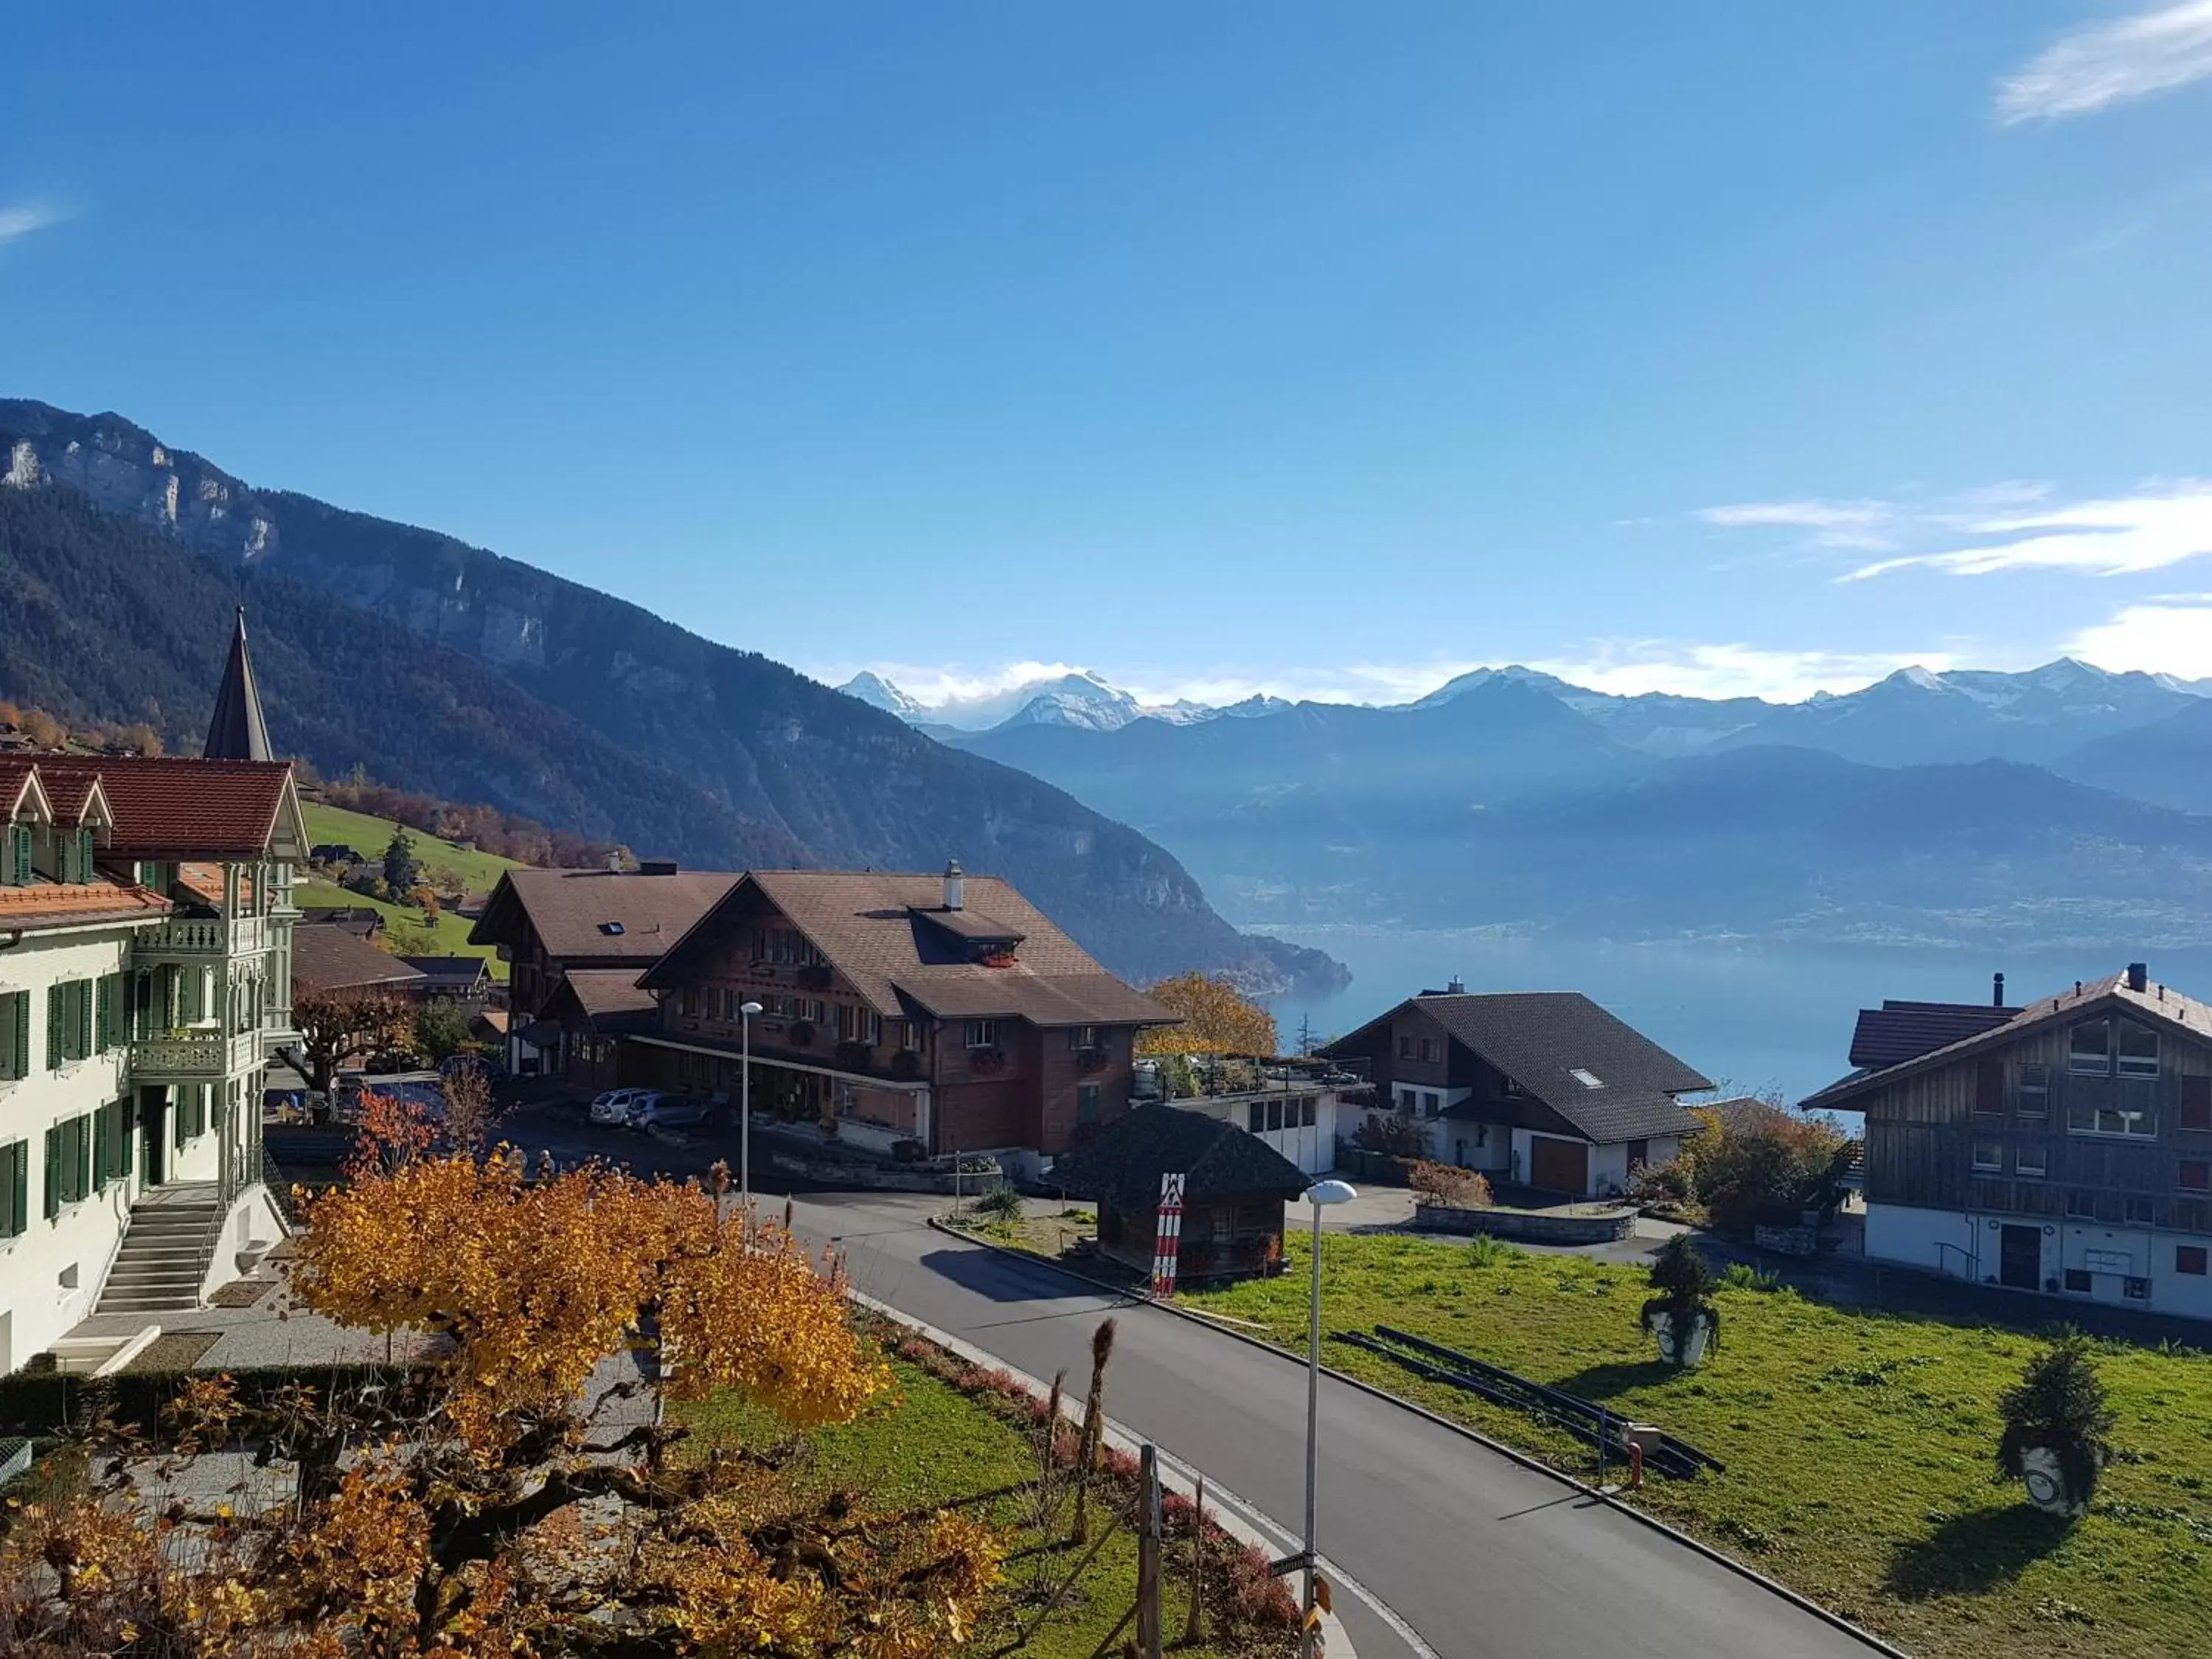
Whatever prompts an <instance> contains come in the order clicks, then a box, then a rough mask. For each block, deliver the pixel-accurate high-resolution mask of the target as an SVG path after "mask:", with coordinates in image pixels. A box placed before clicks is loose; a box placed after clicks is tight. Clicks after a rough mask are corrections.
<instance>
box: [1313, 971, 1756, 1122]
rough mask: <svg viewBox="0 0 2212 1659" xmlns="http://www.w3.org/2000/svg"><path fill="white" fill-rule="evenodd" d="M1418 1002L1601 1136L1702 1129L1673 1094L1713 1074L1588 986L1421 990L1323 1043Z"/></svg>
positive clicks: (1698, 1086)
mask: <svg viewBox="0 0 2212 1659" xmlns="http://www.w3.org/2000/svg"><path fill="white" fill-rule="evenodd" d="M1409 1007H1410V1008H1418V1009H1419V1010H1420V1011H1421V1012H1423V1013H1425V1014H1427V1015H1428V1016H1429V1017H1430V1018H1432V1019H1434V1020H1435V1021H1436V1023H1437V1024H1439V1025H1441V1026H1443V1029H1444V1030H1445V1031H1446V1032H1448V1033H1449V1035H1450V1036H1452V1038H1453V1039H1454V1040H1455V1041H1456V1042H1459V1043H1461V1044H1462V1045H1463V1046H1464V1047H1466V1048H1469V1049H1472V1050H1473V1051H1474V1053H1475V1054H1479V1055H1480V1056H1481V1057H1482V1058H1483V1059H1484V1060H1486V1061H1487V1062H1489V1064H1491V1065H1492V1066H1495V1067H1496V1068H1497V1069H1498V1070H1499V1071H1501V1072H1503V1073H1504V1074H1505V1075H1506V1076H1507V1077H1509V1078H1510V1079H1513V1081H1514V1082H1516V1083H1517V1084H1519V1085H1521V1087H1522V1089H1523V1090H1524V1091H1526V1092H1528V1094H1530V1095H1533V1096H1534V1097H1536V1098H1537V1099H1538V1100H1540V1101H1541V1102H1543V1103H1544V1104H1545V1105H1547V1106H1548V1107H1550V1108H1551V1109H1553V1111H1555V1112H1557V1113H1558V1114H1559V1115H1560V1116H1561V1117H1563V1118H1565V1119H1566V1121H1568V1122H1569V1123H1571V1124H1572V1125H1573V1126H1574V1127H1576V1128H1577V1130H1579V1131H1580V1132H1581V1133H1583V1135H1584V1136H1586V1137H1587V1138H1588V1139H1590V1140H1592V1141H1595V1142H1597V1143H1599V1144H1601V1145H1605V1144H1610V1143H1613V1142H1615V1141H1622V1140H1640V1139H1649V1138H1650V1137H1651V1136H1654V1135H1679V1134H1693V1133H1696V1132H1697V1129H1698V1127H1699V1124H1698V1121H1697V1120H1696V1119H1695V1118H1693V1117H1692V1116H1691V1115H1690V1114H1689V1112H1688V1111H1687V1110H1686V1109H1685V1108H1684V1107H1682V1106H1680V1104H1678V1103H1676V1102H1675V1100H1674V1097H1675V1096H1676V1095H1680V1094H1690V1093H1693V1092H1696V1091H1701V1090H1705V1089H1710V1088H1711V1087H1712V1086H1713V1085H1712V1080H1711V1079H1710V1078H1707V1077H1706V1076H1705V1075H1704V1074H1703V1073H1699V1072H1697V1071H1695V1070H1693V1069H1692V1068H1691V1067H1690V1066H1688V1065H1686V1064H1685V1063H1684V1062H1683V1061H1681V1060H1677V1059H1676V1058H1675V1057H1674V1055H1673V1054H1668V1052H1667V1051H1666V1050H1665V1049H1664V1048H1661V1047H1660V1046H1659V1045H1658V1044H1657V1043H1656V1042H1652V1041H1651V1039H1650V1037H1647V1036H1644V1034H1643V1033H1642V1032H1641V1031H1639V1030H1637V1029H1636V1028H1635V1027H1634V1026H1632V1025H1631V1024H1628V1023H1627V1022H1626V1020H1623V1019H1621V1018H1618V1017H1617V1016H1615V1015H1613V1014H1611V1013H1608V1012H1607V1011H1606V1010H1605V1009H1603V1008H1601V1007H1600V1006H1598V1005H1597V1004H1596V1003H1595V1002H1593V1001H1591V1000H1589V998H1588V997H1586V996H1584V995H1583V994H1582V993H1581V992H1579V991H1510V992H1492V993H1477V994H1468V993H1451V994H1434V995H1423V996H1418V997H1414V998H1412V999H1410V1000H1407V1001H1405V1002H1401V1003H1400V1004H1399V1005H1398V1006H1397V1007H1395V1008H1392V1009H1390V1010H1389V1011H1388V1012H1385V1013H1383V1014H1379V1015H1377V1016H1376V1018H1374V1019H1371V1020H1370V1021H1368V1022H1367V1024H1365V1025H1363V1026H1361V1027H1360V1028H1359V1029H1358V1030H1356V1031H1354V1032H1353V1033H1352V1035H1351V1036H1344V1037H1339V1038H1338V1039H1337V1040H1336V1041H1335V1042H1332V1043H1329V1044H1327V1045H1326V1046H1324V1047H1323V1048H1322V1050H1321V1052H1322V1054H1324V1055H1334V1054H1341V1053H1346V1052H1352V1050H1353V1046H1354V1044H1355V1042H1356V1041H1357V1040H1358V1038H1360V1037H1362V1036H1364V1035H1365V1034H1366V1033H1367V1032H1369V1031H1370V1030H1372V1029H1373V1028H1374V1027H1375V1026H1376V1025H1377V1024H1381V1023H1382V1022H1383V1021H1384V1020H1388V1019H1389V1018H1393V1017H1394V1016H1395V1015H1396V1014H1397V1013H1398V1012H1400V1011H1401V1009H1405V1008H1409ZM1593 1079H1595V1080H1594V1081H1593Z"/></svg>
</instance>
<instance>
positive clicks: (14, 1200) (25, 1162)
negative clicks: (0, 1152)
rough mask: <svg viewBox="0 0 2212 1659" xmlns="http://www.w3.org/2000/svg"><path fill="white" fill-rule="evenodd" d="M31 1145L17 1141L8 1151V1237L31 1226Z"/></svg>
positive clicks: (27, 1142) (25, 1141)
mask: <svg viewBox="0 0 2212 1659" xmlns="http://www.w3.org/2000/svg"><path fill="white" fill-rule="evenodd" d="M30 1176H31V1143H30V1142H29V1141H27V1140H19V1141H17V1142H16V1143H15V1145H14V1146H10V1147H9V1149H8V1186H7V1190H6V1198H7V1203H8V1236H9V1237H10V1238H13V1237H16V1236H17V1235H19V1234H20V1233H21V1232H22V1231H23V1230H24V1229H25V1228H26V1227H27V1226H29V1225H31V1207H30V1196H31V1195H30Z"/></svg>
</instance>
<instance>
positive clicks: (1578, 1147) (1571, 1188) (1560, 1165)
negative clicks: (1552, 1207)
mask: <svg viewBox="0 0 2212 1659" xmlns="http://www.w3.org/2000/svg"><path fill="white" fill-rule="evenodd" d="M1528 1184H1529V1185H1530V1186H1531V1187H1541V1188H1544V1190H1545V1191H1547V1192H1553V1193H1586V1192H1588V1191H1589V1142H1588V1141H1583V1140H1560V1139H1555V1138H1554V1137H1553V1136H1551V1135H1536V1136H1534V1137H1533V1138H1532V1139H1530V1140H1529V1142H1528Z"/></svg>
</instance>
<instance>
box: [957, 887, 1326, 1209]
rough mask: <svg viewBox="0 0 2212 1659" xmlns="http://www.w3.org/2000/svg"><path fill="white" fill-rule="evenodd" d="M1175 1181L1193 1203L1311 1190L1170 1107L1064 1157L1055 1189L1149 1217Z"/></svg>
mask: <svg viewBox="0 0 2212 1659" xmlns="http://www.w3.org/2000/svg"><path fill="white" fill-rule="evenodd" d="M972 879H973V878H972V877H971V878H970V880H972ZM1170 1173H1180V1174H1181V1175H1182V1176H1183V1177H1184V1181H1183V1197H1184V1199H1185V1200H1191V1199H1202V1198H1235V1197H1247V1198H1295V1197H1297V1195H1298V1194H1300V1193H1302V1192H1304V1191H1305V1189H1306V1187H1307V1184H1308V1183H1307V1180H1306V1177H1305V1176H1304V1175H1303V1174H1302V1173H1300V1171H1299V1170H1298V1166H1297V1164H1293V1163H1291V1161H1290V1159H1288V1158H1285V1157H1284V1156H1283V1155H1282V1154H1281V1153H1280V1152H1277V1151H1276V1150H1275V1149H1274V1148H1273V1147H1272V1146H1268V1145H1267V1142H1266V1141H1264V1140H1261V1139H1260V1138H1259V1137H1258V1136H1256V1135H1253V1134H1248V1133H1246V1132H1245V1131H1244V1130H1243V1129H1241V1128H1239V1127H1237V1125H1236V1124H1234V1123H1231V1122H1227V1121H1224V1120H1223V1119H1220V1118H1215V1117H1207V1116H1206V1115H1204V1114H1202V1113H1199V1112H1188V1111H1184V1110H1183V1109H1181V1108H1180V1107H1176V1106H1162V1105H1147V1106H1139V1107H1138V1108H1137V1109H1136V1110H1134V1111H1133V1112H1131V1113H1129V1114H1128V1115H1127V1116H1125V1117H1121V1118H1117V1119H1116V1120H1115V1121H1113V1122H1111V1123H1109V1124H1108V1125H1107V1126H1106V1127H1104V1128H1103V1129H1101V1130H1100V1131H1099V1132H1098V1133H1097V1135H1096V1136H1095V1137H1094V1138H1093V1139H1091V1140H1089V1141H1087V1142H1086V1143H1085V1144H1084V1145H1083V1146H1079V1147H1077V1148H1076V1149H1075V1150H1074V1151H1073V1152H1068V1153H1066V1154H1064V1155H1062V1156H1061V1157H1060V1158H1059V1159H1058V1160H1057V1161H1056V1162H1055V1163H1054V1164H1053V1167H1052V1174H1051V1184H1052V1185H1053V1186H1054V1187H1055V1188H1061V1189H1064V1190H1066V1191H1067V1192H1070V1193H1073V1194H1076V1195H1077V1196H1078V1197H1079V1198H1092V1199H1097V1200H1100V1201H1101V1202H1103V1203H1107V1204H1110V1205H1112V1206H1115V1208H1118V1209H1122V1210H1149V1209H1152V1208H1153V1207H1154V1206H1157V1205H1158V1203H1159V1201H1160V1177H1161V1176H1163V1175H1166V1174H1170Z"/></svg>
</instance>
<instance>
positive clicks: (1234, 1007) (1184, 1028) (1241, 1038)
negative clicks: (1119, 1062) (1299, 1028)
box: [1137, 972, 1275, 1054]
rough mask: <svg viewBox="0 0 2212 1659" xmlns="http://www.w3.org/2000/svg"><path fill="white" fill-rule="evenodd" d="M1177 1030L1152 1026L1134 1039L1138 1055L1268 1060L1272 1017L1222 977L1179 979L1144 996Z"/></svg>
mask: <svg viewBox="0 0 2212 1659" xmlns="http://www.w3.org/2000/svg"><path fill="white" fill-rule="evenodd" d="M1145 994H1146V995H1147V996H1149V997H1150V998H1152V1000H1153V1001H1155V1002H1157V1003H1158V1004H1159V1005H1160V1006H1162V1007H1163V1008H1165V1009H1166V1010H1167V1011H1168V1012H1170V1013H1171V1014H1174V1015H1176V1017H1177V1018H1180V1019H1181V1020H1182V1024H1180V1025H1156V1026H1153V1027H1152V1028H1150V1029H1149V1030H1146V1032H1145V1034H1144V1035H1143V1036H1141V1037H1140V1038H1139V1039H1138V1042H1137V1052H1138V1053H1139V1054H1273V1053H1274V1052H1275V1017H1274V1016H1273V1014H1270V1013H1269V1012H1267V1010H1266V1009H1265V1008H1262V1007H1261V1006H1260V1005H1259V1004H1258V1003H1256V1002H1255V1001H1253V1000H1251V999H1250V998H1249V997H1247V996H1245V995H1244V994H1243V993H1242V992H1240V991H1238V990H1237V987H1236V986H1235V985H1234V984H1233V983H1231V981H1230V979H1229V977H1228V975H1225V974H1200V973H1195V972H1193V973H1188V974H1178V975H1176V976H1175V977H1174V978H1173V979H1164V980H1162V981H1160V982H1159V983H1158V984H1157V985H1155V986H1153V987H1151V988H1150V989H1149V990H1147V991H1146V993H1145Z"/></svg>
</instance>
